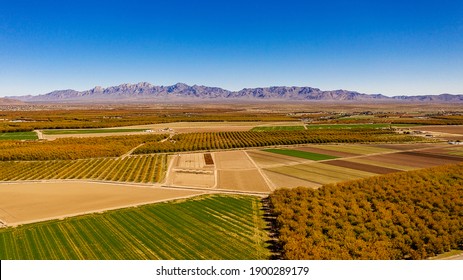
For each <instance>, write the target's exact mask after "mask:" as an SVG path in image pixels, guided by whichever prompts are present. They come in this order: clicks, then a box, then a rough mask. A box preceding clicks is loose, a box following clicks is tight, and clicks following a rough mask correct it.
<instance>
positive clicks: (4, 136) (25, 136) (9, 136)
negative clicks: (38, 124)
mask: <svg viewBox="0 0 463 280" xmlns="http://www.w3.org/2000/svg"><path fill="white" fill-rule="evenodd" d="M37 139H38V136H37V133H35V132H33V131H26V132H4V133H1V132H0V140H37Z"/></svg>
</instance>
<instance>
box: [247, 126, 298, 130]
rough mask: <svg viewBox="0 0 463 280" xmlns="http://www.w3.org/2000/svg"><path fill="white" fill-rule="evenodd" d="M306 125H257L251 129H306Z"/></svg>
mask: <svg viewBox="0 0 463 280" xmlns="http://www.w3.org/2000/svg"><path fill="white" fill-rule="evenodd" d="M304 129H305V128H304V126H302V125H297V126H289V125H287V126H256V127H254V128H253V129H251V131H281V130H290V131H291V130H304Z"/></svg>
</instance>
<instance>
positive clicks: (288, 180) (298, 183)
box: [264, 170, 322, 189]
mask: <svg viewBox="0 0 463 280" xmlns="http://www.w3.org/2000/svg"><path fill="white" fill-rule="evenodd" d="M264 173H265V175H266V176H267V178H268V179H269V180H270V181H272V183H273V184H274V185H275V186H276V188H277V189H280V188H297V187H307V188H312V189H316V188H319V187H321V186H322V185H321V184H317V183H314V182H310V181H307V180H303V179H300V178H297V177H294V176H289V175H284V174H281V173H276V172H273V171H270V170H264Z"/></svg>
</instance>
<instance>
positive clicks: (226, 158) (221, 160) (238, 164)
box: [213, 151, 256, 169]
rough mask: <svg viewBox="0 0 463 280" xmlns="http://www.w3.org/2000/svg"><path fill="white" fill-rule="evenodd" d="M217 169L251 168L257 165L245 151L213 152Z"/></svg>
mask: <svg viewBox="0 0 463 280" xmlns="http://www.w3.org/2000/svg"><path fill="white" fill-rule="evenodd" d="M213 155H214V159H215V164H216V166H217V169H250V168H256V166H255V165H254V164H253V163H252V162H251V161H250V160H249V158H248V156H247V155H246V152H245V151H227V152H216V153H213Z"/></svg>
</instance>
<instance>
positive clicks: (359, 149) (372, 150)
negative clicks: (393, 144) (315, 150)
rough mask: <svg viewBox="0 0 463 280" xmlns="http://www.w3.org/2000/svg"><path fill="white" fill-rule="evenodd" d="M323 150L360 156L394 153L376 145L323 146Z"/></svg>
mask: <svg viewBox="0 0 463 280" xmlns="http://www.w3.org/2000/svg"><path fill="white" fill-rule="evenodd" d="M322 149H324V150H331V151H339V152H344V153H352V154H358V155H368V154H376V153H389V152H394V151H395V150H393V149H385V148H380V147H375V146H374V145H367V144H364V145H351V144H347V145H342V144H341V145H323V147H322Z"/></svg>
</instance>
